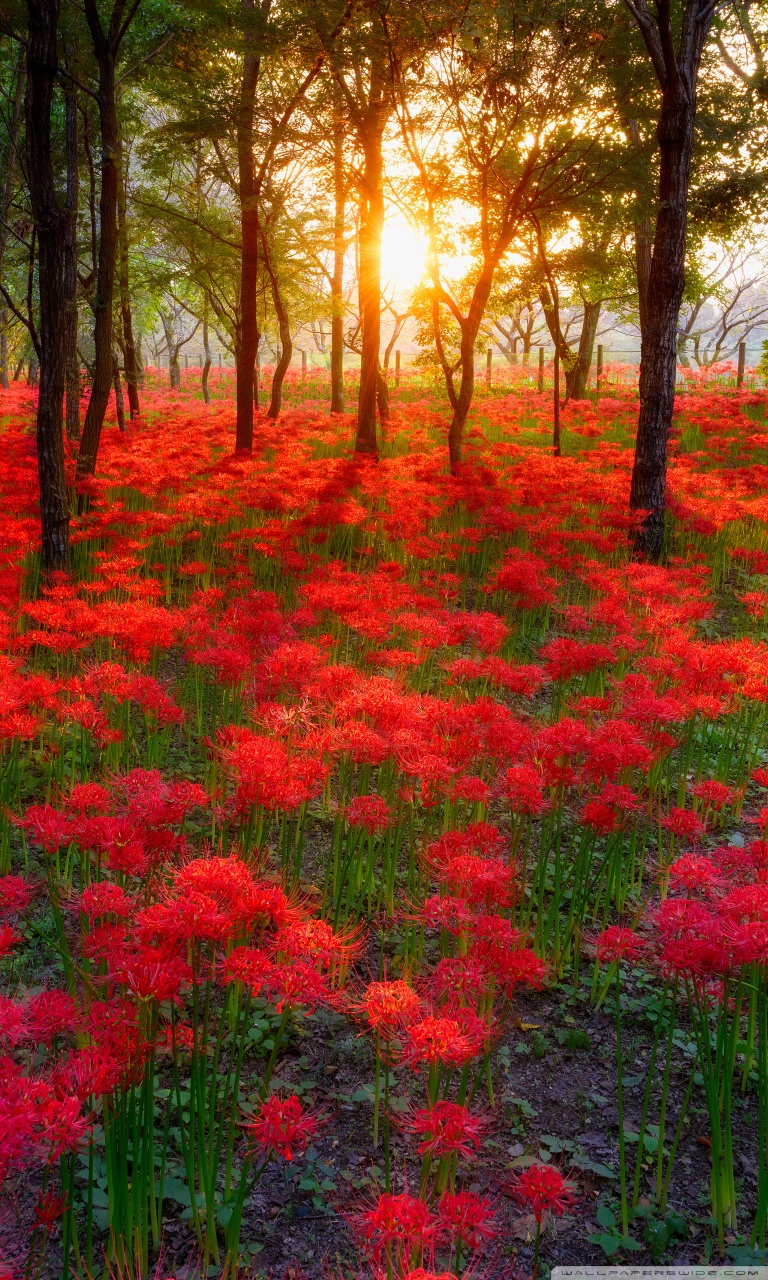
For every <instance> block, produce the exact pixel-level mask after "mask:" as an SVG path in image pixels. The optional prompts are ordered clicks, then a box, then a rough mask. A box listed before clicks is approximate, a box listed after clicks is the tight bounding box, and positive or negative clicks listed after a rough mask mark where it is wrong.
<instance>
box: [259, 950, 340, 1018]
mask: <svg viewBox="0 0 768 1280" xmlns="http://www.w3.org/2000/svg"><path fill="white" fill-rule="evenodd" d="M267 987H268V989H269V991H270V992H271V994H272V996H273V997H274V998H275V1008H276V1009H277V1012H278V1013H282V1012H283V1010H284V1009H285V1007H286V1005H290V1006H291V1007H294V1006H296V1005H307V1006H308V1007H309V1010H310V1012H311V1011H312V1010H314V1008H315V1005H316V1004H328V1005H330V1004H334V1003H337V1002H338V996H334V994H333V993H332V992H331V990H330V989H329V987H328V984H327V980H326V978H325V977H324V976H323V974H322V973H318V971H317V969H314V968H313V967H312V966H311V965H309V964H305V963H304V962H303V961H300V960H294V961H292V962H291V963H289V964H276V965H274V966H273V967H272V972H271V974H270V976H269V978H268V979H267Z"/></svg>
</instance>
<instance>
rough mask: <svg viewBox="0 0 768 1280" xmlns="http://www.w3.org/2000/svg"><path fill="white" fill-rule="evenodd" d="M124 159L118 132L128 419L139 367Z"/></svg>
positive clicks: (135, 410)
mask: <svg viewBox="0 0 768 1280" xmlns="http://www.w3.org/2000/svg"><path fill="white" fill-rule="evenodd" d="M127 177H128V174H127V162H126V158H125V149H124V147H123V139H122V136H121V135H120V134H118V155H117V243H118V269H117V278H118V287H119V289H120V319H121V322H122V328H123V343H122V347H123V364H124V366H125V383H126V386H127V388H128V406H129V409H130V414H131V420H133V419H134V418H139V417H141V405H140V403H139V370H138V362H137V357H136V343H135V341H134V337H133V315H132V312H131V285H130V274H129V269H128V221H127V206H126V193H125V184H126V179H127Z"/></svg>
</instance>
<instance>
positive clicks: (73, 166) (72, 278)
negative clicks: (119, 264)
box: [63, 46, 80, 440]
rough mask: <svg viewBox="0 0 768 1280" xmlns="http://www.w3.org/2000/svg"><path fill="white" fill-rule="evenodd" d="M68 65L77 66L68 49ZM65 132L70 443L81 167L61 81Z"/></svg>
mask: <svg viewBox="0 0 768 1280" xmlns="http://www.w3.org/2000/svg"><path fill="white" fill-rule="evenodd" d="M68 52H69V53H70V56H69V59H68V60H69V63H70V66H74V65H76V57H75V54H74V50H73V49H72V47H71V46H70V47H69V49H68ZM64 132H65V139H66V153H67V223H66V236H65V242H64V317H63V324H64V363H65V367H66V374H65V377H66V429H67V435H68V437H69V439H70V440H79V438H80V360H79V358H78V354H77V284H78V282H77V212H78V206H79V202H80V165H79V159H80V157H79V151H78V136H77V135H78V129H77V89H76V88H75V86H74V84H73V83H72V81H71V80H66V79H65V81H64Z"/></svg>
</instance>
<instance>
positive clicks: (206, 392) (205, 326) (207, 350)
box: [201, 295, 211, 404]
mask: <svg viewBox="0 0 768 1280" xmlns="http://www.w3.org/2000/svg"><path fill="white" fill-rule="evenodd" d="M203 351H204V353H205V363H204V364H203V376H202V379H201V385H202V389H203V400H204V401H205V403H206V404H210V403H211V393H210V391H209V390H208V374H209V373H210V372H211V348H210V347H209V345H208V297H207V295H206V299H205V302H204V303H203Z"/></svg>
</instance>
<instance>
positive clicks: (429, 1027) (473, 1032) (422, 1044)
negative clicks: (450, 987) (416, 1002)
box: [405, 1009, 488, 1067]
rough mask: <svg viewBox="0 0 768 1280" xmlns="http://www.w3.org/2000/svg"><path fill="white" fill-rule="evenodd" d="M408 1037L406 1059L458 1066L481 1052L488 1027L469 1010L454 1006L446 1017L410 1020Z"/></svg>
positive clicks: (485, 1041)
mask: <svg viewBox="0 0 768 1280" xmlns="http://www.w3.org/2000/svg"><path fill="white" fill-rule="evenodd" d="M408 1037H409V1039H408V1044H407V1046H406V1049H405V1056H406V1058H407V1059H408V1060H409V1061H411V1062H413V1063H418V1062H428V1063H430V1064H432V1063H434V1062H443V1063H445V1064H446V1065H448V1066H451V1067H460V1066H463V1065H464V1063H465V1062H470V1061H471V1060H472V1058H476V1057H477V1055H478V1054H479V1053H482V1052H483V1050H484V1048H485V1046H486V1043H487V1040H488V1026H487V1024H486V1023H485V1022H483V1020H482V1018H478V1016H477V1014H475V1013H473V1012H472V1011H471V1010H470V1009H457V1010H456V1011H455V1014H454V1016H453V1017H450V1018H443V1017H432V1016H428V1017H426V1018H422V1019H421V1021H420V1022H414V1023H412V1024H411V1025H410V1026H409V1028H408Z"/></svg>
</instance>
